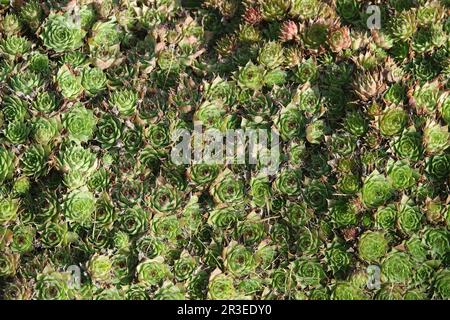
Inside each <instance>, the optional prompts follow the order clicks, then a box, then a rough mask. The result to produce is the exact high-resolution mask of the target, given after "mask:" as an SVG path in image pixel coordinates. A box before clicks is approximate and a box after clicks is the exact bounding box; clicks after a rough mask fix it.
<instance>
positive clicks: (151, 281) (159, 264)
mask: <svg viewBox="0 0 450 320" xmlns="http://www.w3.org/2000/svg"><path fill="white" fill-rule="evenodd" d="M136 274H137V279H138V281H139V283H140V284H142V285H145V286H155V285H158V284H160V283H162V282H163V281H164V279H167V278H168V277H170V275H171V273H170V270H169V266H168V265H167V264H166V263H164V259H163V258H162V257H156V258H154V259H149V260H145V261H143V262H141V263H139V264H138V265H137V267H136Z"/></svg>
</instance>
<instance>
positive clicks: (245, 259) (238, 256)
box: [224, 243, 256, 277]
mask: <svg viewBox="0 0 450 320" xmlns="http://www.w3.org/2000/svg"><path fill="white" fill-rule="evenodd" d="M224 255H225V261H224V266H225V268H226V270H227V271H228V272H230V273H231V274H232V275H234V276H236V277H242V276H245V275H248V274H250V273H251V272H252V271H253V270H254V269H255V268H256V261H255V258H254V253H253V252H252V251H250V250H249V249H247V248H246V247H245V246H243V245H239V244H237V243H232V244H230V245H229V246H228V247H227V248H225V254H224Z"/></svg>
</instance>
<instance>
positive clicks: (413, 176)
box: [386, 161, 420, 190]
mask: <svg viewBox="0 0 450 320" xmlns="http://www.w3.org/2000/svg"><path fill="white" fill-rule="evenodd" d="M386 171H387V176H388V179H389V181H390V183H391V185H392V186H393V187H394V188H396V189H400V190H402V189H409V188H411V187H412V186H414V185H415V184H416V181H417V179H418V178H419V177H420V175H419V173H418V172H416V171H415V170H414V169H413V168H411V166H410V165H409V164H408V163H407V162H404V161H397V162H394V161H388V163H387V166H386Z"/></svg>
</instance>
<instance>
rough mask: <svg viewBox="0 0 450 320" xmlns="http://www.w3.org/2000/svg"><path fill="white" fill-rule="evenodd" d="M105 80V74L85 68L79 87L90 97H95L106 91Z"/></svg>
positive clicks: (98, 70)
mask: <svg viewBox="0 0 450 320" xmlns="http://www.w3.org/2000/svg"><path fill="white" fill-rule="evenodd" d="M106 84H107V78H106V75H105V73H104V72H103V71H102V70H101V69H99V68H97V67H93V68H85V69H83V71H82V75H81V85H82V86H83V88H84V90H86V92H88V93H89V94H90V95H96V94H98V93H100V92H101V91H103V90H104V89H106Z"/></svg>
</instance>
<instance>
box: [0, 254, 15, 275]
mask: <svg viewBox="0 0 450 320" xmlns="http://www.w3.org/2000/svg"><path fill="white" fill-rule="evenodd" d="M19 257H20V256H19V255H18V254H15V253H11V252H7V251H6V252H2V255H1V256H0V276H1V277H9V276H14V275H15V274H16V272H17V268H18V265H19Z"/></svg>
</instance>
